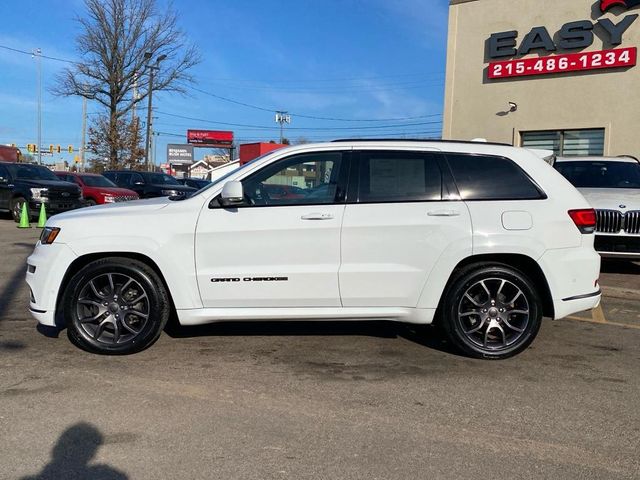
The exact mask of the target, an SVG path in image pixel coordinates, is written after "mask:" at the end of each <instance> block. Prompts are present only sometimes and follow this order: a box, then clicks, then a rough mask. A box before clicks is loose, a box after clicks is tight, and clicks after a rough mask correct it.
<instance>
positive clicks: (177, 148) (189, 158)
mask: <svg viewBox="0 0 640 480" xmlns="http://www.w3.org/2000/svg"><path fill="white" fill-rule="evenodd" d="M167 163H169V164H178V163H182V164H184V163H193V145H176V144H172V143H170V144H169V145H167Z"/></svg>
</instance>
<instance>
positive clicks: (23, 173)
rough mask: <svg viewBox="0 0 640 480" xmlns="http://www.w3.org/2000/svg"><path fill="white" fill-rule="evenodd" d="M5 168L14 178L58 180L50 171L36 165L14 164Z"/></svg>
mask: <svg viewBox="0 0 640 480" xmlns="http://www.w3.org/2000/svg"><path fill="white" fill-rule="evenodd" d="M7 168H8V169H9V171H10V172H11V175H13V177H14V178H21V179H25V180H59V179H58V177H56V176H55V174H54V173H53V172H52V171H51V170H49V169H48V168H46V167H40V166H38V165H28V164H23V165H18V164H14V165H8V166H7Z"/></svg>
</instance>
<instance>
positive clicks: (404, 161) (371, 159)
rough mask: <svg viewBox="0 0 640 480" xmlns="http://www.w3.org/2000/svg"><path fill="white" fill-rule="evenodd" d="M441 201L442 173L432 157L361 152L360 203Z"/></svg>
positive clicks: (428, 155) (406, 153) (413, 153)
mask: <svg viewBox="0 0 640 480" xmlns="http://www.w3.org/2000/svg"><path fill="white" fill-rule="evenodd" d="M441 199H442V173H441V172H440V168H439V167H438V164H437V162H436V159H435V158H434V157H433V155H431V154H428V153H415V152H362V153H361V157H360V187H359V195H358V200H359V201H360V202H412V201H413V202H420V201H428V200H441Z"/></svg>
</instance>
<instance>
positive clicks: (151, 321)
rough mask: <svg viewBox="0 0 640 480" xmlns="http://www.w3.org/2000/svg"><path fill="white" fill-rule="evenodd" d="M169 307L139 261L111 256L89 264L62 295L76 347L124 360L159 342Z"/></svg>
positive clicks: (154, 278) (161, 287)
mask: <svg viewBox="0 0 640 480" xmlns="http://www.w3.org/2000/svg"><path fill="white" fill-rule="evenodd" d="M170 305H171V304H170V300H169V296H168V293H167V290H166V288H165V286H164V284H163V282H162V280H161V279H160V277H159V276H158V274H156V272H155V271H154V270H153V269H151V268H150V267H149V266H148V265H146V264H145V263H143V262H140V261H137V260H133V259H129V258H120V257H110V258H104V259H100V260H96V261H94V262H91V263H89V264H88V265H86V266H85V267H83V268H82V269H81V270H80V271H79V272H78V273H76V274H75V275H74V276H73V278H72V279H71V280H70V281H69V283H68V286H67V288H66V289H65V292H64V297H63V315H64V319H65V321H66V324H67V334H68V336H69V339H70V340H71V341H72V342H73V343H74V344H75V345H76V346H78V347H80V348H82V349H83V350H86V351H89V352H92V353H100V354H106V355H126V354H131V353H136V352H139V351H141V350H144V349H145V348H147V347H149V346H151V345H152V344H153V343H154V342H155V341H156V340H157V339H158V338H159V337H160V334H161V333H162V330H163V329H164V326H165V325H166V323H167V320H168V319H169V314H170V310H171V307H170ZM145 317H146V318H145Z"/></svg>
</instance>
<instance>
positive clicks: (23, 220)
mask: <svg viewBox="0 0 640 480" xmlns="http://www.w3.org/2000/svg"><path fill="white" fill-rule="evenodd" d="M18 228H31V225H29V212H28V211H27V203H26V202H25V203H23V204H22V211H21V212H20V223H19V224H18Z"/></svg>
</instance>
